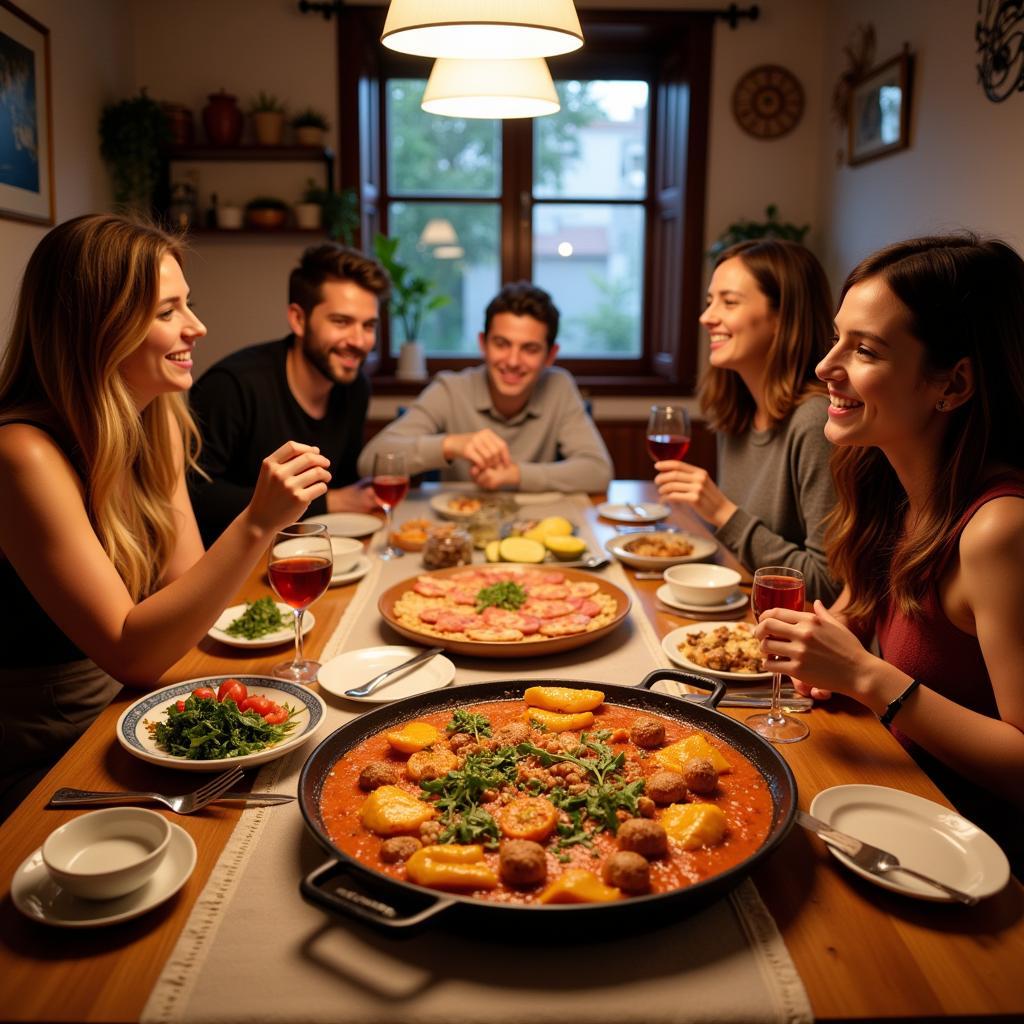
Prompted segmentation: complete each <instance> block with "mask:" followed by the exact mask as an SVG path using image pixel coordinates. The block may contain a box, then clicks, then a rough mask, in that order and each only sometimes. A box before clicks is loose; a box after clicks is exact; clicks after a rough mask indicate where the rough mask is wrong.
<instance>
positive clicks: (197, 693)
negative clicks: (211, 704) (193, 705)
mask: <svg viewBox="0 0 1024 1024" xmlns="http://www.w3.org/2000/svg"><path fill="white" fill-rule="evenodd" d="M192 696H193V697H195V698H196V700H216V699H217V694H216V693H214V691H213V690H211V689H210V687H208V686H200V687H199V688H198V689H195V690H193V691H192Z"/></svg>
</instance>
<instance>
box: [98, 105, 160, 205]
mask: <svg viewBox="0 0 1024 1024" xmlns="http://www.w3.org/2000/svg"><path fill="white" fill-rule="evenodd" d="M170 140H171V132H170V128H169V126H168V124H167V114H166V112H165V111H164V109H163V107H161V105H160V104H159V103H157V102H156V100H153V99H150V98H149V97H148V96H147V95H146V90H145V89H142V90H140V92H139V95H138V96H133V97H132V98H131V99H127V100H121V102H120V103H113V104H110V105H109V106H106V107H104V108H103V114H102V116H101V117H100V153H101V154H102V156H103V159H104V160H106V162H107V166H108V167H109V168H110V176H111V179H112V182H113V186H114V199H115V201H116V202H117V203H119V204H121V205H123V206H130V207H135V208H137V209H139V210H142V211H145V212H147V213H148V212H149V211H150V210H151V209H152V207H153V201H154V197H155V193H156V187H157V183H158V182H159V181H160V176H161V171H160V158H161V152H162V150H163V149H164V148H165V147H166V146H167V145H168V144H169V143H170Z"/></svg>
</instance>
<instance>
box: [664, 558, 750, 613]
mask: <svg viewBox="0 0 1024 1024" xmlns="http://www.w3.org/2000/svg"><path fill="white" fill-rule="evenodd" d="M663 575H664V577H665V582H666V583H667V584H668V585H669V587H670V588H671V590H672V594H673V595H674V596H675V598H676V600H678V601H679V602H681V603H682V604H690V605H693V604H721V603H722V602H723V601H725V600H726V598H728V597H729V595H730V594H732V593H733V592H734V591H735V590H736V588H737V586H739V582H740V574H739V573H738V572H736V570H735V569H728V568H726V567H725V566H724V565H711V564H709V563H704V562H688V563H686V564H684V565H672V566H669V568H667V569H666V570H665V572H664V573H663Z"/></svg>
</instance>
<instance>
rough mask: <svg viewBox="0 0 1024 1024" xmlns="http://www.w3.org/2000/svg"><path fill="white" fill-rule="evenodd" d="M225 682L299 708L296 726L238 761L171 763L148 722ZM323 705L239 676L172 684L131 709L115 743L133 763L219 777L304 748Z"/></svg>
mask: <svg viewBox="0 0 1024 1024" xmlns="http://www.w3.org/2000/svg"><path fill="white" fill-rule="evenodd" d="M225 679H237V680H238V681H239V682H241V683H244V684H245V686H246V688H247V689H248V690H249V693H259V694H265V695H266V696H267V697H269V698H270V699H271V700H273V701H276V702H277V703H278V704H291V705H292V706H293V707H298V708H299V715H298V718H297V719H296V721H297V722H298V725H297V726H296V727H295V728H294V729H293V730H292V731H291V732H290V733H289V734H288V735H287V736H286V737H285V738H284V739H283V740H282V741H281V742H280V743H275V744H274V745H273V746H272V747H267V748H266V749H265V750H258V751H256V753H254V754H245V755H243V756H242V757H221V758H216V759H214V760H212V761H189V760H188V759H187V758H184V757H175V756H174V755H173V754H168V753H167V752H166V751H163V750H161V749H160V748H159V747H158V746H157V745H156V740H155V739H154V738H153V736H152V735H151V734H150V731H149V730H148V729H147V728H146V721H147V719H148V720H149V721H150V722H157V721H161V720H162V719H163V714H164V709H165V708H166V707H167V706H168V705H169V704H172V703H173V702H174V701H176V700H182V699H184V698H185V697H187V696H188V695H189V694H190V693H191V692H192V691H193V690H195V689H196V688H197V687H200V686H209V687H210V689H212V690H217V689H219V688H220V684H221V683H223V682H224V680H225ZM326 713H327V705H326V704H324V702H323V698H322V697H320V695H319V694H317V693H314V692H313V691H312V690H310V689H309V687H307V686H300V685H299V684H298V683H290V682H288V681H287V680H284V679H275V678H273V677H272V676H247V675H242V674H240V673H239V674H235V675H223V676H206V677H205V678H202V679H188V680H186V681H185V682H183V683H172V684H171V685H170V686H165V687H163V688H162V689H160V690H154V691H153V692H152V693H147V694H146V695H145V696H144V697H140V698H139V699H138V700H137V701H136V702H135V703H134V704H130V705H129V706H128V707H127V708H125V710H124V711H123V712H122V713H121V717H120V718H119V719H118V720H117V729H116V732H117V742H118V743H120V744H121V746H122V747H124V749H125V750H127V751H128V753H129V754H134V755H135V757H138V758H140V759H141V760H143V761H149V762H150V763H152V764H162V765H167V766H168V767H171V768H181V769H184V770H185V771H187V772H220V771H223V770H224V769H225V768H231V767H233V766H234V765H236V764H237V765H241V767H243V768H246V767H248V766H249V765H254V764H264V763H265V762H267V761H273V760H275V759H276V758H279V757H281V756H282V755H284V754H287V753H288V752H289V751H291V750H294V749H295V748H296V747H298V746H300V745H301V744H303V743H305V742H306V740H308V739H310V738H311V737H312V736H313V735H314V733H316V732H317V731H318V730H319V728H320V726H321V725H323V723H324V716H325V715H326Z"/></svg>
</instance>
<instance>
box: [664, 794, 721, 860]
mask: <svg viewBox="0 0 1024 1024" xmlns="http://www.w3.org/2000/svg"><path fill="white" fill-rule="evenodd" d="M660 820H661V824H662V825H663V826H664V827H665V831H666V832H667V833H668V837H669V839H671V840H672V841H673V842H675V843H677V844H678V845H679V846H681V847H682V848H683V849H684V850H696V849H697V848H698V847H701V846H717V845H718V844H719V843H720V842H721V841H722V839H723V838H724V837H725V830H726V820H725V814H724V813H723V811H722V809H721V808H720V807H718V806H716V805H715V804H672V805H671V806H670V807H666V808H665V810H664V811H662V813H661V816H660Z"/></svg>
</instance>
